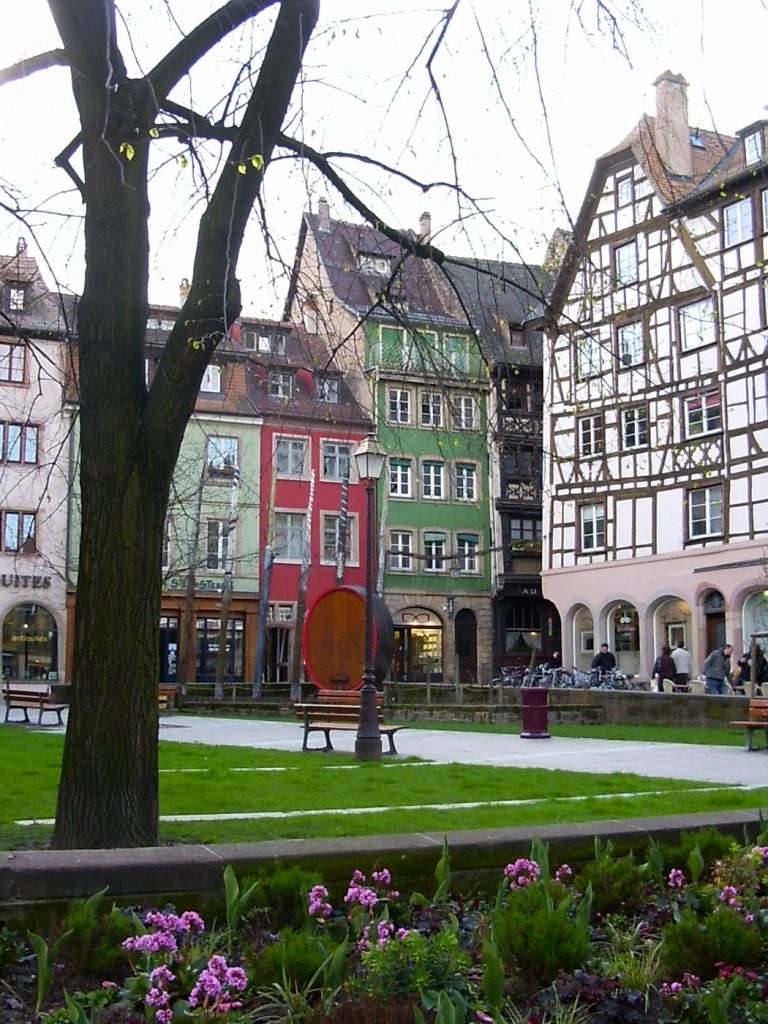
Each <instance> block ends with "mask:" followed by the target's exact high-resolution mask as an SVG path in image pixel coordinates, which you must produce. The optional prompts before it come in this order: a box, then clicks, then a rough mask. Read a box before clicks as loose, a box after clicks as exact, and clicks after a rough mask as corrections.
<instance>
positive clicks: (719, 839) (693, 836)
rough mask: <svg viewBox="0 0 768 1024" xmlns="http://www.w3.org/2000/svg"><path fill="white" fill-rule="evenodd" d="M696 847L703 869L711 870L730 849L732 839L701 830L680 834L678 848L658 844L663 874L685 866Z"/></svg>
mask: <svg viewBox="0 0 768 1024" xmlns="http://www.w3.org/2000/svg"><path fill="white" fill-rule="evenodd" d="M697 846H698V848H699V850H700V851H701V856H702V859H703V861H704V865H705V867H706V868H711V867H712V866H713V865H714V863H715V862H716V861H718V860H720V859H721V858H722V857H724V856H725V855H726V854H727V853H728V851H729V850H730V849H731V848H732V846H733V839H731V838H729V837H728V836H726V835H723V833H722V832H718V831H717V830H716V829H714V828H703V829H701V830H700V831H699V832H682V833H681V835H680V845H679V846H670V845H669V844H667V843H659V846H658V849H659V851H660V853H661V858H662V862H663V870H664V874H665V875H666V874H667V873H668V872H669V871H671V870H672V868H680V867H682V866H683V865H684V864H687V863H688V858H689V857H690V855H691V854H692V853H693V850H694V848H695V847H697Z"/></svg>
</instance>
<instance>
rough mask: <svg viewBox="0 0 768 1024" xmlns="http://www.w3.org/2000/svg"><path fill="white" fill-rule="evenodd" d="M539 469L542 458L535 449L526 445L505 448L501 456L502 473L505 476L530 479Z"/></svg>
mask: <svg viewBox="0 0 768 1024" xmlns="http://www.w3.org/2000/svg"><path fill="white" fill-rule="evenodd" d="M534 467H535V470H534ZM539 467H540V456H539V454H538V452H537V451H536V449H535V448H531V447H529V446H526V445H517V446H512V445H507V446H505V447H504V450H503V451H502V455H501V471H502V474H503V475H504V476H520V477H525V478H526V479H530V478H531V477H532V476H533V475H534V472H535V471H538V469H539Z"/></svg>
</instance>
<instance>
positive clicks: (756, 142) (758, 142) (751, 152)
mask: <svg viewBox="0 0 768 1024" xmlns="http://www.w3.org/2000/svg"><path fill="white" fill-rule="evenodd" d="M762 156H763V136H762V133H761V132H752V134H751V135H747V137H746V138H745V139H744V159H745V160H746V162H747V163H748V164H756V163H758V161H760V160H761V159H762Z"/></svg>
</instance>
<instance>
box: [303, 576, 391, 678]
mask: <svg viewBox="0 0 768 1024" xmlns="http://www.w3.org/2000/svg"><path fill="white" fill-rule="evenodd" d="M393 640H394V630H393V626H392V617H391V615H390V614H389V609H388V608H387V606H386V605H385V604H384V602H383V601H382V599H381V598H380V597H378V596H376V595H375V594H374V597H373V652H374V671H375V673H376V684H377V685H379V684H380V683H381V682H382V681H383V679H384V677H385V676H386V674H387V673H388V672H389V669H390V666H391V664H392V645H393ZM364 654H365V591H364V590H363V588H362V587H334V588H333V589H332V590H327V591H326V592H325V593H324V594H322V595H321V596H320V597H318V599H317V601H315V603H314V605H313V606H312V607H311V608H310V610H309V612H308V613H307V617H306V620H305V622H304V664H305V666H306V672H307V679H308V680H310V681H311V682H313V683H315V684H316V685H317V686H319V687H320V688H321V689H323V690H357V689H359V688H360V687H361V686H362V685H363V667H364V665H363V663H364Z"/></svg>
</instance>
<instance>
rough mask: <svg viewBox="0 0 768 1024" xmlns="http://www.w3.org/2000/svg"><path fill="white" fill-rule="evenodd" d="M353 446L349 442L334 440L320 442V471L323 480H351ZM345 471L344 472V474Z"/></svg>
mask: <svg viewBox="0 0 768 1024" xmlns="http://www.w3.org/2000/svg"><path fill="white" fill-rule="evenodd" d="M353 455H354V451H353V446H352V444H351V443H350V442H349V441H338V440H336V439H334V438H330V439H326V440H323V441H321V442H320V470H321V473H320V475H321V479H323V480H338V481H339V482H341V481H342V480H351V479H352V460H353ZM345 470H346V472H345Z"/></svg>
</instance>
